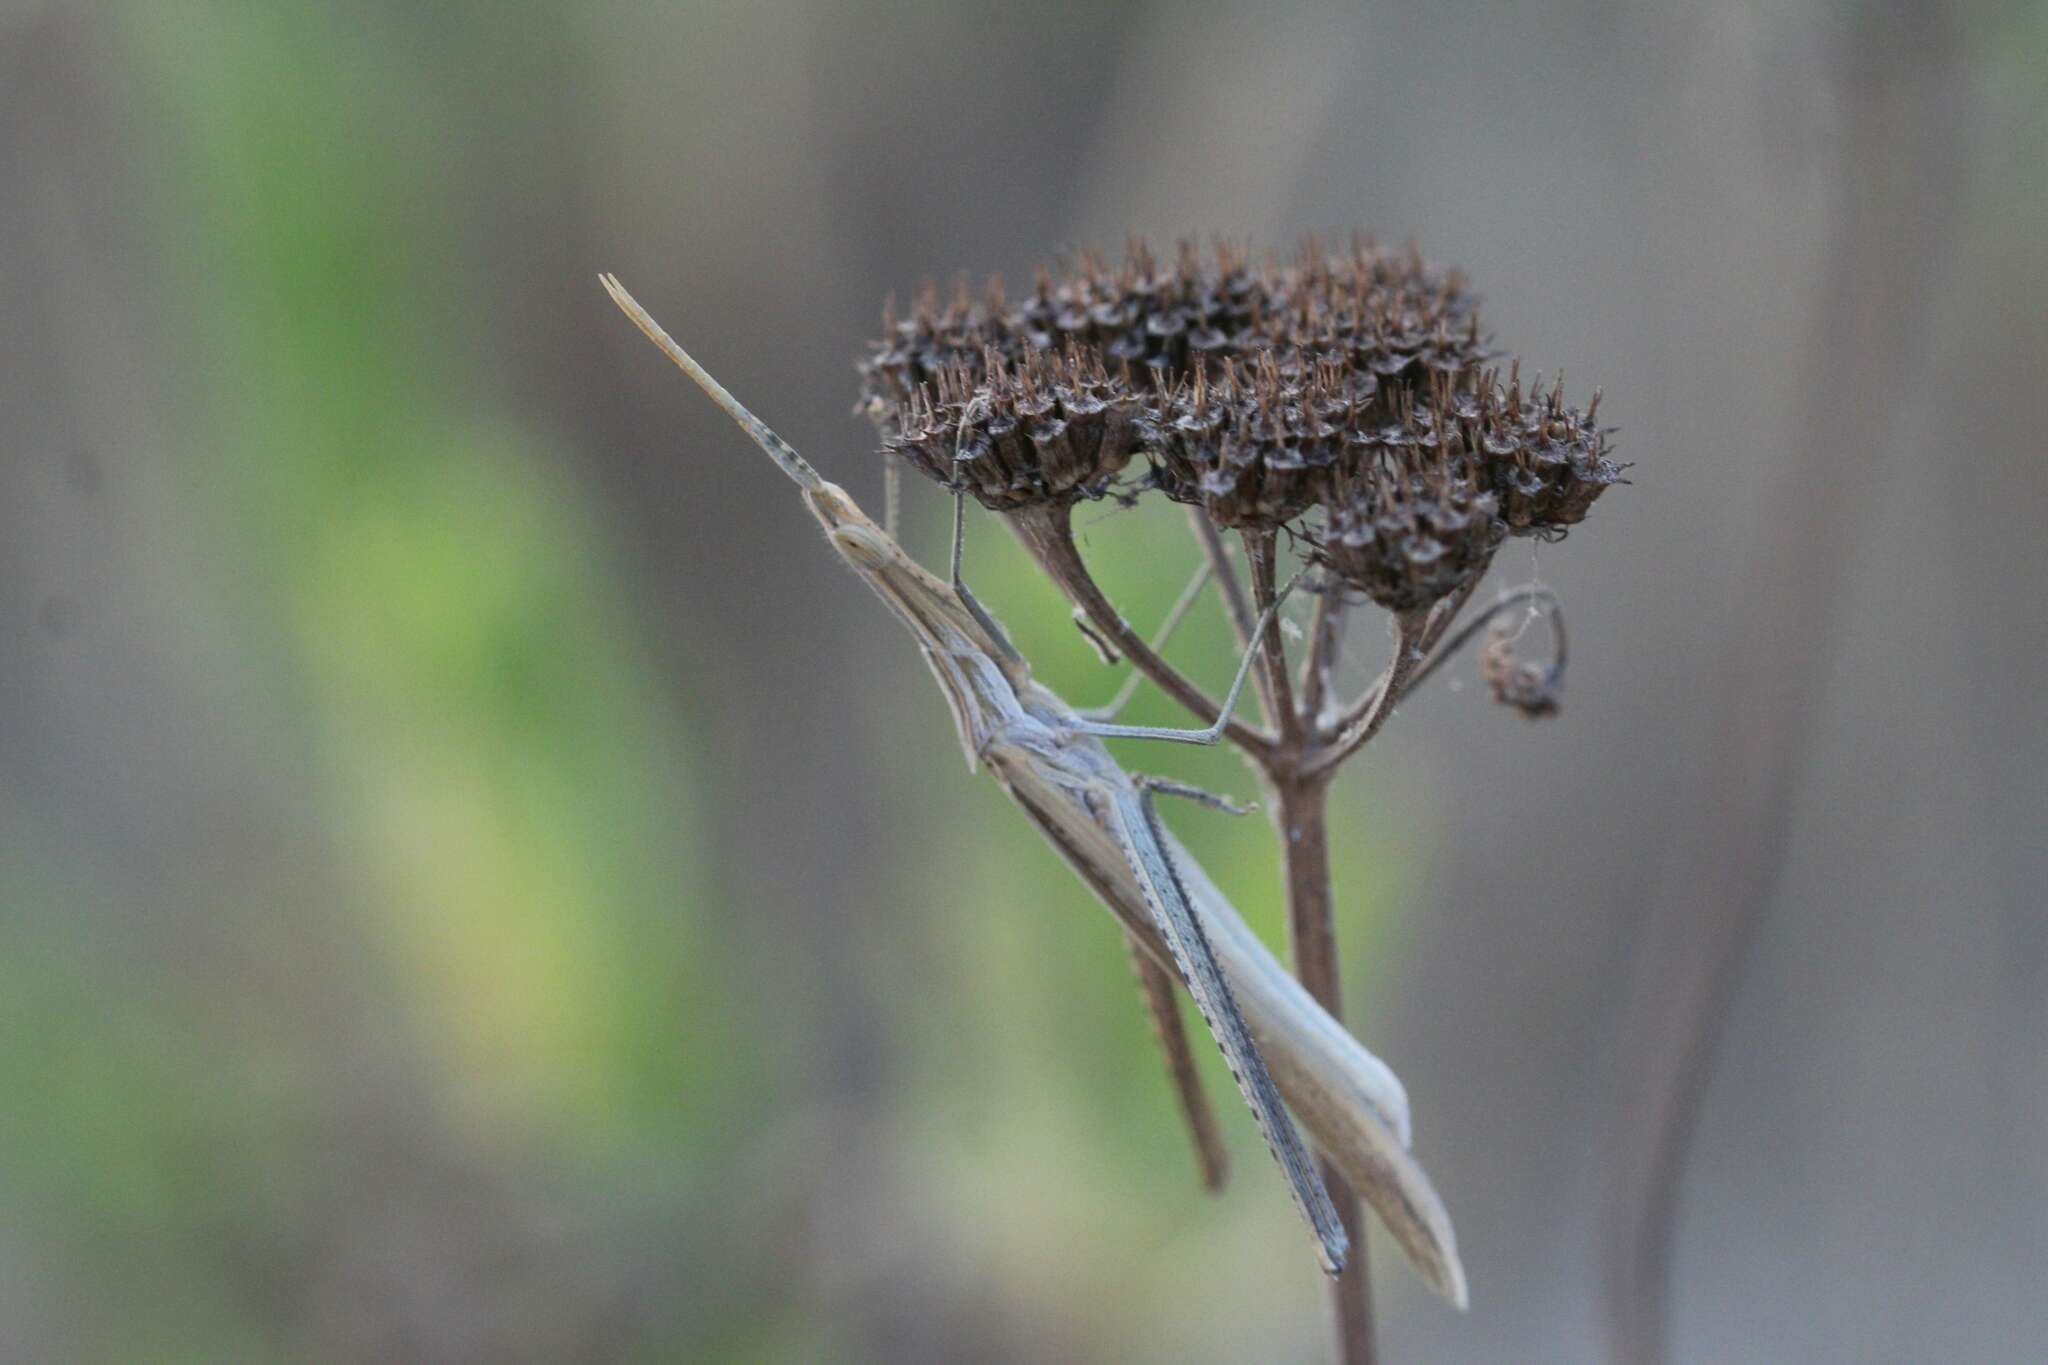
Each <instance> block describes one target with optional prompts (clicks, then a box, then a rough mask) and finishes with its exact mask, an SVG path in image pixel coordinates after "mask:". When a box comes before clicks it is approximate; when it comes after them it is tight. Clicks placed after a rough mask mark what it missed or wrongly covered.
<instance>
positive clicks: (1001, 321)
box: [860, 240, 1621, 610]
mask: <svg viewBox="0 0 2048 1365" xmlns="http://www.w3.org/2000/svg"><path fill="white" fill-rule="evenodd" d="M883 324H884V326H883V330H884V335H883V337H882V339H881V340H880V341H879V342H877V343H875V344H874V345H873V346H871V347H870V349H869V353H868V355H867V357H866V358H865V359H864V360H863V361H862V363H861V366H860V371H861V381H862V385H861V387H862V400H863V401H862V408H863V410H864V411H865V412H867V414H868V415H869V416H870V417H871V418H872V419H873V420H874V421H875V423H876V425H877V427H878V428H879V430H880V432H881V434H882V438H883V443H884V446H885V448H887V449H889V450H891V451H893V452H895V453H897V454H900V455H901V456H902V457H903V458H904V459H905V460H906V461H908V462H909V463H910V464H911V465H913V466H914V467H915V468H917V469H918V470H919V471H921V472H922V473H924V474H926V475H928V476H930V477H932V478H934V479H937V480H938V481H939V482H941V483H943V484H945V485H946V486H947V487H949V488H959V489H965V490H966V491H968V492H970V493H972V494H973V495H974V496H975V497H976V498H977V499H978V500H980V501H981V502H982V503H983V504H984V505H985V506H987V507H990V508H992V509H995V510H998V511H1017V510H1020V509H1023V508H1026V507H1031V506H1035V505H1046V504H1060V505H1064V504H1066V503H1069V502H1072V501H1074V500H1076V499H1079V498H1083V497H1098V496H1102V495H1103V494H1105V493H1107V492H1109V491H1110V490H1111V488H1112V487H1113V485H1114V484H1115V482H1116V480H1117V477H1118V475H1119V474H1121V473H1122V472H1123V471H1124V470H1125V468H1126V466H1127V465H1128V464H1129V462H1130V461H1131V459H1132V457H1133V456H1134V455H1137V454H1143V455H1144V456H1145V458H1146V461H1147V463H1148V465H1149V467H1150V470H1151V473H1150V477H1149V479H1147V480H1145V481H1144V482H1143V484H1142V485H1141V486H1147V487H1152V488H1156V489H1158V490H1160V491H1162V492H1164V493H1165V494H1166V496H1167V497H1169V498H1172V499H1174V500H1176V501H1180V502H1186V503H1191V504H1196V505H1199V506H1201V507H1202V508H1204V509H1205V510H1206V511H1207V513H1208V515H1209V516H1210V518H1211V519H1212V520H1213V521H1214V522H1215V523H1216V524H1217V525H1219V526H1224V527H1232V528H1238V529H1243V530H1252V531H1263V532H1272V531H1278V530H1280V529H1282V528H1286V529H1288V530H1291V531H1295V532H1298V533H1301V534H1303V535H1304V536H1306V538H1307V539H1308V541H1309V543H1310V545H1311V546H1312V548H1313V552H1314V554H1315V555H1316V557H1317V558H1318V559H1319V560H1321V562H1322V563H1323V564H1325V566H1326V567H1328V568H1329V570H1330V571H1331V573H1332V575H1333V576H1334V578H1335V579H1336V580H1337V581H1338V582H1340V583H1342V584H1344V585H1346V586H1348V587H1350V588H1353V589H1356V590H1358V591H1361V592H1364V593H1365V594H1367V595H1368V596H1370V597H1371V598H1372V599H1373V600H1374V601H1376V602H1380V603H1382V604H1383V605H1386V606H1388V607H1390V608H1393V609H1395V610H1413V609H1416V608H1418V607H1421V606H1427V605H1428V604H1429V603H1430V602H1433V601H1436V600H1438V599H1439V598H1441V597H1442V596H1444V595H1445V594H1447V593H1449V592H1451V591H1453V590H1455V589H1456V588H1458V587H1459V586H1461V585H1462V584H1464V583H1467V582H1470V581H1471V580H1472V579H1473V578H1475V577H1476V576H1477V575H1479V574H1481V573H1484V572H1485V569H1486V565H1487V563H1488V561H1489V560H1490V558H1491V556H1492V553H1493V550H1494V548H1495V547H1496V546H1497V545H1498V544H1499V543H1500V540H1501V539H1502V537H1503V536H1504V535H1507V534H1510V533H1513V534H1518V535H1537V536H1546V537H1555V536H1559V535H1562V534H1563V533H1564V531H1565V530H1566V529H1567V528H1568V527H1570V526H1573V525H1575V524H1577V523H1578V522H1579V521H1581V520H1583V519H1584V517H1585V515H1586V512H1587V510H1588V509H1589V508H1590V507H1591V505H1592V503H1593V501H1594V500H1595V499H1596V498H1598V497H1599V495H1600V494H1601V493H1602V492H1603V491H1604V490H1605V489H1606V488H1607V487H1608V485H1610V484H1612V483H1615V482H1618V481H1619V480H1620V477H1621V466H1618V465H1616V464H1615V463H1614V461H1613V460H1612V459H1611V458H1610V456H1609V452H1608V447H1607V436H1608V433H1607V432H1606V431H1604V430H1602V429H1601V428H1599V427H1598V426H1597V425H1595V415H1596V412H1597V407H1598V399H1597V397H1596V398H1595V400H1594V404H1593V406H1592V407H1589V408H1588V409H1587V410H1586V411H1584V412H1583V413H1582V412H1580V411H1578V410H1576V409H1573V408H1570V407H1568V406H1566V405H1565V403H1564V395H1563V389H1562V386H1561V385H1559V386H1556V387H1553V388H1552V389H1551V390H1550V391H1548V392H1544V391H1542V390H1541V389H1540V387H1539V388H1537V389H1534V390H1531V391H1529V392H1524V389H1523V386H1522V383H1521V380H1520V375H1519V370H1518V369H1514V368H1510V370H1509V373H1508V378H1507V380H1506V381H1505V382H1503V381H1502V380H1501V379H1500V377H1499V375H1498V372H1497V371H1493V370H1490V369H1488V368H1487V365H1488V363H1489V361H1491V359H1492V358H1493V357H1492V354H1491V352H1489V350H1488V349H1487V342H1486V338H1485V337H1484V335H1483V334H1482V332H1481V329H1480V322H1479V314H1478V304H1477V300H1476V299H1475V298H1474V296H1473V295H1472V294H1471V293H1470V292H1469V291H1468V289H1467V288H1466V285H1465V282H1464V281H1463V279H1462V278H1461V277H1460V276H1459V275H1457V274H1456V273H1455V272H1449V271H1442V270H1438V269H1437V268H1435V267H1433V266H1431V265H1429V264H1428V263H1427V262H1425V261H1424V260H1423V259H1422V258H1421V257H1420V256H1419V255H1418V254H1417V253H1416V252H1415V251H1414V250H1413V249H1412V248H1411V249H1408V250H1404V251H1389V250H1384V249H1381V248H1379V247H1376V246H1374V245H1373V244H1372V243H1370V242H1369V241H1365V240H1355V241H1354V242H1353V243H1352V244H1351V246H1350V249H1349V250H1347V251H1343V252H1337V253H1325V252H1323V251H1322V250H1320V249H1318V248H1317V247H1315V246H1314V245H1309V246H1306V247H1304V248H1303V249H1302V250H1301V251H1300V252H1298V253H1297V254H1296V256H1295V257H1294V258H1293V259H1292V260H1291V261H1289V262H1287V263H1284V264H1282V263H1268V264H1266V265H1264V266H1262V267H1258V268H1254V267H1253V266H1252V265H1251V264H1250V263H1249V261H1248V259H1247V258H1246V257H1245V256H1244V255H1243V254H1242V253H1239V252H1236V251H1233V250H1230V249H1228V248H1221V249H1218V250H1217V251H1215V252H1214V253H1212V254H1206V255H1205V254H1203V253H1202V252H1200V251H1198V250H1196V249H1195V248H1194V247H1193V246H1192V245H1187V244H1183V245H1182V247H1181V248H1180V250H1179V252H1178V253H1177V255H1176V256H1175V258H1174V259H1173V261H1172V262H1171V263H1170V264H1169V263H1167V262H1165V261H1163V260H1161V259H1160V258H1158V257H1156V256H1155V255H1154V254H1153V253H1152V252H1151V251H1150V250H1149V249H1147V248H1146V247H1145V246H1143V245H1142V244H1134V245H1133V246H1132V247H1131V248H1130V250H1129V252H1128V253H1127V254H1126V256H1125V259H1124V262H1123V264H1122V266H1121V267H1119V268H1116V269H1111V268H1110V267H1109V266H1108V265H1107V264H1106V263H1105V262H1103V261H1102V260H1101V259H1099V258H1096V257H1092V256H1090V257H1083V258H1082V260H1081V261H1080V263H1079V264H1078V266H1075V267H1072V268H1068V269H1065V270H1063V271H1061V272H1058V273H1054V272H1052V271H1041V272H1040V273H1039V276H1038V278H1037V281H1036V284H1035V286H1034V288H1033V289H1032V291H1031V293H1030V294H1029V295H1028V296H1026V297H1025V298H1023V299H1022V300H1021V301H1017V302H1014V303H1013V302H1011V301H1010V300H1009V299H1008V298H1007V297H1006V296H1005V295H1004V293H1003V291H1002V289H1001V286H1000V285H999V284H996V283H993V282H992V283H991V285H990V286H989V288H988V290H987V291H986V292H985V293H984V295H983V296H982V297H981V298H980V299H979V300H977V299H975V298H974V297H973V296H972V295H971V294H970V292H969V290H968V288H967V286H966V284H965V282H964V281H963V282H962V283H961V284H960V285H959V286H957V287H956V289H955V290H954V292H953V295H952V297H951V299H950V301H949V302H947V303H945V304H944V305H943V306H942V305H941V303H940V301H939V295H938V291H937V290H936V289H934V288H931V287H927V288H926V289H925V290H924V291H923V292H921V293H920V295H919V296H918V298H917V300H916V303H915V305H914V307H913V308H912V310H911V312H910V315H909V316H908V317H905V318H898V317H897V316H896V315H895V314H894V311H893V310H890V311H888V312H885V315H884V319H883Z"/></svg>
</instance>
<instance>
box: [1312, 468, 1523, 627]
mask: <svg viewBox="0 0 2048 1365" xmlns="http://www.w3.org/2000/svg"><path fill="white" fill-rule="evenodd" d="M1389 464H1390V465H1391V467H1387V466H1384V465H1383V466H1381V467H1379V468H1376V469H1374V470H1372V471H1371V472H1370V473H1366V474H1362V475H1360V474H1354V475H1352V476H1350V477H1348V478H1346V479H1344V480H1342V481H1341V486H1340V487H1339V488H1338V489H1337V490H1336V491H1334V492H1333V495H1332V498H1331V501H1330V505H1329V514H1328V517H1327V519H1326V520H1325V523H1324V525H1323V526H1322V527H1321V528H1320V529H1319V530H1315V531H1312V532H1310V533H1309V535H1308V540H1309V544H1310V547H1311V553H1312V555H1313V557H1314V558H1315V559H1316V560H1318V561H1319V562H1321V563H1322V564H1323V565H1325V566H1326V567H1327V568H1328V569H1329V570H1330V572H1331V573H1332V574H1333V575H1334V576H1335V577H1336V579H1337V580H1338V582H1340V583H1341V584H1343V585H1345V586H1347V587H1351V588H1355V589H1357V590H1358V591H1360V592H1363V593H1364V594H1365V595H1366V596H1367V597H1370V598H1371V599H1372V600H1373V601H1374V602H1377V603H1378V604H1379V605H1380V606H1383V607H1385V608H1387V609H1388V610H1389V611H1398V612H1412V611H1420V610H1422V609H1423V608H1425V607H1428V606H1430V605H1432V604H1434V603H1436V602H1437V601H1439V600H1441V599H1442V598H1444V597H1447V596H1449V595H1450V594H1451V593H1453V592H1456V591H1457V590H1459V589H1461V588H1464V587H1466V586H1468V585H1470V584H1472V583H1475V582H1477V581H1478V579H1479V578H1480V577H1481V576H1482V575H1483V574H1485V572H1486V568H1487V565H1488V564H1490V563H1491V562H1492V561H1493V552H1494V550H1495V549H1496V548H1497V547H1498V546H1499V545H1500V542H1501V540H1502V539H1503V537H1505V535H1506V534H1507V528H1506V527H1505V526H1504V525H1503V524H1502V523H1501V520H1500V506H1499V503H1498V501H1497V500H1496V499H1495V498H1494V496H1493V494H1491V493H1489V492H1486V491H1485V490H1483V489H1482V488H1481V487H1480V486H1479V484H1478V483H1477V482H1476V481H1475V480H1474V479H1473V478H1472V476H1471V473H1470V470H1469V467H1468V466H1467V465H1466V464H1465V463H1464V462H1463V461H1462V460H1459V459H1456V458H1454V457H1452V455H1451V454H1450V448H1449V445H1448V443H1439V444H1437V445H1434V446H1421V447H1414V446H1411V447H1408V448H1407V449H1406V450H1405V451H1404V453H1401V454H1399V455H1396V456H1394V457H1393V458H1392V460H1391V461H1389Z"/></svg>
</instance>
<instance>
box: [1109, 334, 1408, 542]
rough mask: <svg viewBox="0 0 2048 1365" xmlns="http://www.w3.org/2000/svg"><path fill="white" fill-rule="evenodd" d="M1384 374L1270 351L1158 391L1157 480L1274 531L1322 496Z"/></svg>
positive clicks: (1154, 430) (1237, 522)
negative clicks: (1217, 374) (1284, 362)
mask: <svg viewBox="0 0 2048 1365" xmlns="http://www.w3.org/2000/svg"><path fill="white" fill-rule="evenodd" d="M1378 384H1379V381H1378V380H1377V379H1376V378H1374V376H1373V375H1372V374H1370V373H1369V372H1360V371H1355V370H1351V369H1348V368H1347V367H1345V366H1343V365H1340V364H1335V363H1328V362H1324V363H1317V364H1311V365H1304V364H1302V363H1300V361H1299V360H1298V359H1296V360H1295V361H1294V363H1292V364H1291V365H1290V366H1288V367H1286V368H1283V367H1282V366H1281V364H1280V362H1279V361H1278V360H1277V359H1276V358H1275V357H1274V355H1273V353H1272V352H1270V351H1267V352H1263V353H1261V354H1260V355H1259V357H1258V358H1257V359H1256V360H1255V361H1253V362H1252V363H1251V364H1250V365H1249V366H1245V367H1240V366H1239V365H1238V364H1237V363H1236V362H1234V361H1225V362H1224V367H1223V375H1222V378H1221V379H1220V380H1218V381H1217V382H1215V383H1211V382H1210V380H1209V376H1208V372H1207V369H1206V368H1198V369H1197V370H1196V371H1195V375H1194V378H1193V380H1192V381H1191V382H1189V383H1187V384H1182V385H1175V386H1174V387H1172V388H1170V389H1168V390H1166V391H1165V392H1163V393H1161V394H1159V395H1157V397H1156V399H1155V401H1154V402H1153V404H1151V405H1150V408H1149V410H1148V412H1147V414H1146V423H1145V437H1146V448H1147V450H1148V452H1149V453H1151V454H1152V456H1153V457H1154V460H1155V466H1156V467H1155V470H1154V473H1153V482H1154V483H1155V485H1156V486H1157V487H1159V488H1160V489H1162V490H1163V491H1164V492H1165V493H1166V495H1167V496H1168V497H1169V498H1172V499H1173V500H1174V501H1176V502H1186V503H1196V504H1199V505H1200V506H1201V507H1202V508H1204V509H1205V510H1206V511H1207V512H1208V514H1209V518H1210V520H1212V521H1214V522H1215V523H1216V524H1217V525H1218V526H1227V527H1234V528H1241V529H1251V530H1262V531H1273V530H1278V529H1279V528H1280V527H1281V526H1283V525H1284V524H1286V523H1288V522H1290V521H1293V520H1294V519H1295V518H1297V517H1299V516H1300V515H1301V514H1302V513H1304V512H1306V511H1307V510H1308V509H1309V508H1310V507H1312V506H1314V505H1315V503H1316V502H1317V500H1318V499H1319V498H1320V497H1321V496H1322V494H1323V491H1324V489H1325V487H1326V486H1327V483H1328V480H1329V478H1330V476H1331V475H1332V474H1333V473H1334V472H1335V471H1336V470H1337V469H1338V467H1339V465H1340V463H1341V462H1342V460H1343V459H1344V457H1345V453H1346V450H1347V446H1348V445H1349V444H1350V443H1351V442H1353V441H1354V439H1355V437H1356V433H1357V432H1358V430H1359V428H1360V422H1361V418H1362V415H1363V414H1364V413H1366V412H1367V411H1368V410H1369V409H1370V408H1371V406H1372V402H1373V397H1374V394H1375V393H1376V392H1377V390H1378Z"/></svg>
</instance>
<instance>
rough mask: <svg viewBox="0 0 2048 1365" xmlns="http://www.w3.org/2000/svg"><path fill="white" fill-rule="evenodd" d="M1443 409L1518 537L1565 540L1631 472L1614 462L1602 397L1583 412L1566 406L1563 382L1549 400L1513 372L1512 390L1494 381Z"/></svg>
mask: <svg viewBox="0 0 2048 1365" xmlns="http://www.w3.org/2000/svg"><path fill="white" fill-rule="evenodd" d="M1443 406H1444V410H1445V415H1446V416H1447V417H1451V418H1453V419H1454V420H1455V422H1456V424H1457V426H1458V427H1459V430H1460V434H1461V436H1462V438H1463V440H1464V442H1465V444H1466V445H1467V446H1468V447H1469V448H1470V449H1471V450H1472V451H1473V452H1474V453H1475V454H1476V455H1477V456H1478V457H1479V459H1480V460H1481V462H1482V463H1483V466H1484V468H1485V470H1486V475H1487V479H1488V482H1489V484H1490V486H1491V487H1492V488H1493V490H1494V491H1495V492H1496V493H1497V494H1498V495H1499V497H1500V504H1501V515H1502V517H1503V518H1504V519H1505V520H1506V522H1507V524H1508V529H1509V530H1511V531H1513V532H1514V533H1515V534H1516V535H1534V536H1542V537H1544V538H1546V539H1556V538H1558V537H1561V536H1562V535H1563V534H1564V533H1565V531H1566V529H1567V528H1569V527H1572V526H1576V525H1577V524H1578V523H1579V522H1581V521H1583V520H1585V517H1586V512H1587V511H1588V510H1589V509H1590V508H1591V507H1592V505H1593V501H1594V499H1596V498H1598V497H1599V496H1600V495H1601V494H1602V493H1604V492H1606V491H1607V488H1608V486H1609V485H1611V484H1616V483H1620V482H1621V481H1622V478H1621V475H1622V470H1623V469H1624V468H1625V466H1622V465H1618V464H1616V463H1615V462H1614V461H1613V460H1612V459H1611V458H1609V452H1608V446H1607V437H1608V435H1609V434H1610V431H1609V430H1607V429H1603V428H1601V427H1600V426H1598V425H1597V418H1598V416H1599V412H1600V395H1599V394H1598V393H1595V394H1594V395H1593V401H1592V402H1591V403H1590V404H1589V405H1587V408H1586V410H1585V411H1584V412H1580V411H1579V410H1577V409H1576V408H1570V407H1567V406H1565V402H1564V380H1563V379H1562V377H1560V378H1559V379H1558V381H1557V383H1556V384H1555V385H1554V386H1553V387H1552V388H1551V389H1550V391H1549V392H1547V393H1545V392H1542V391H1541V389H1540V387H1539V388H1538V389H1537V390H1534V391H1532V392H1530V393H1527V394H1524V392H1523V391H1522V383H1521V376H1520V374H1519V373H1517V372H1512V371H1511V372H1510V376H1509V379H1508V382H1507V384H1506V385H1505V386H1502V385H1500V384H1498V383H1497V382H1494V381H1492V380H1490V379H1489V380H1486V381H1484V382H1482V383H1481V385H1480V386H1479V388H1478V389H1477V391H1476V392H1475V393H1473V394H1471V395H1468V396H1462V397H1461V398H1460V399H1458V400H1457V401H1455V402H1452V403H1445V404H1444V405H1443Z"/></svg>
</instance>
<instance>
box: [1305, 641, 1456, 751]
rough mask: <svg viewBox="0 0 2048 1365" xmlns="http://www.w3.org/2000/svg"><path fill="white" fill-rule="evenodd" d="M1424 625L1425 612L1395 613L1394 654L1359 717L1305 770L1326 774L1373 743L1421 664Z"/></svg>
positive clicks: (1361, 709) (1339, 733)
mask: <svg viewBox="0 0 2048 1365" xmlns="http://www.w3.org/2000/svg"><path fill="white" fill-rule="evenodd" d="M1427 625H1428V617H1427V614H1426V613H1423V612H1397V613H1395V615H1394V657H1393V658H1391V659H1389V660H1388V661H1387V667H1386V671H1385V672H1384V673H1382V674H1381V675H1380V680H1379V682H1378V684H1377V685H1375V686H1374V688H1373V690H1372V691H1371V692H1370V693H1368V694H1367V697H1368V701H1367V702H1366V704H1365V705H1364V706H1362V707H1360V708H1358V709H1359V711H1360V713H1361V714H1359V716H1358V719H1357V720H1356V721H1353V722H1350V723H1348V724H1346V725H1345V727H1344V728H1343V729H1342V730H1340V731H1338V733H1337V736H1336V738H1335V739H1333V740H1331V741H1330V742H1329V744H1328V745H1326V746H1324V747H1323V748H1322V749H1321V750H1319V751H1318V752H1317V754H1316V756H1315V757H1314V758H1312V759H1310V760H1309V762H1308V763H1307V764H1306V765H1304V771H1305V772H1307V773H1308V774H1310V775H1312V776H1320V775H1323V774H1327V773H1329V772H1330V771H1331V770H1332V769H1334V768H1335V767H1336V766H1337V765H1338V764H1340V763H1342V762H1343V761H1344V760H1345V759H1347V758H1349V757H1351V755H1353V754H1355V753H1357V752H1358V751H1359V750H1360V749H1362V748H1364V747H1365V746H1366V745H1367V744H1369V743H1371V742H1372V737H1373V736H1374V735H1376V734H1378V733H1379V732H1380V727H1381V726H1383V725H1385V724H1386V723H1387V717H1389V716H1391V715H1393V714H1394V708H1395V707H1396V706H1398V705H1399V704H1400V701H1401V698H1402V696H1403V695H1405V694H1406V693H1407V691H1408V682H1409V679H1410V678H1411V677H1413V676H1414V674H1415V670H1416V669H1417V668H1418V667H1419V666H1420V665H1421V663H1422V642H1423V639H1424V637H1425V633H1426V628H1427Z"/></svg>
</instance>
